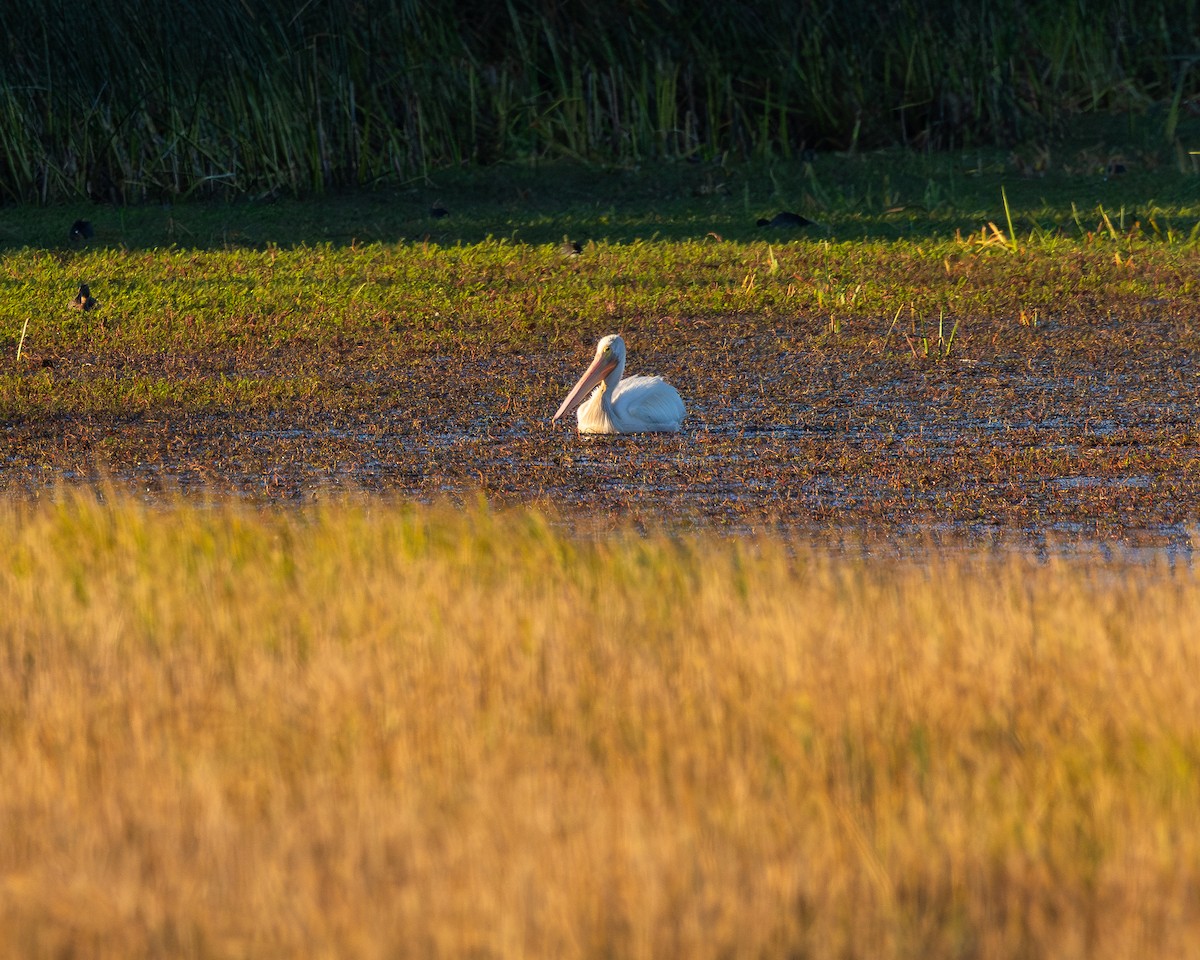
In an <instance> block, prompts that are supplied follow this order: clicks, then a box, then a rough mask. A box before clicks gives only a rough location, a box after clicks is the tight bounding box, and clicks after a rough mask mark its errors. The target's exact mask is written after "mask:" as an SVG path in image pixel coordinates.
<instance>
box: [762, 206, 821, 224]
mask: <svg viewBox="0 0 1200 960" xmlns="http://www.w3.org/2000/svg"><path fill="white" fill-rule="evenodd" d="M758 225H759V226H760V227H792V228H799V227H811V226H812V225H813V222H812V221H811V220H809V219H808V217H802V216H800V214H798V213H791V212H790V211H788V210H784V211H782V212H781V213H777V214H775V216H773V217H772V218H771V219H770V220H768V219H767V218H766V217H759V218H758Z"/></svg>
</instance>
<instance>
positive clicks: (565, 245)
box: [562, 237, 583, 257]
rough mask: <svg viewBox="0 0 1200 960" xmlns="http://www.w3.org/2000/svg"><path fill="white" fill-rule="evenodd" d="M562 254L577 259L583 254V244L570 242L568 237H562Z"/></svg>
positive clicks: (575, 241) (576, 241) (574, 241)
mask: <svg viewBox="0 0 1200 960" xmlns="http://www.w3.org/2000/svg"><path fill="white" fill-rule="evenodd" d="M562 252H563V255H564V256H568V257H577V256H579V255H580V254H581V253H583V244H582V243H580V242H579V241H578V240H572V239H570V238H569V237H563V242H562Z"/></svg>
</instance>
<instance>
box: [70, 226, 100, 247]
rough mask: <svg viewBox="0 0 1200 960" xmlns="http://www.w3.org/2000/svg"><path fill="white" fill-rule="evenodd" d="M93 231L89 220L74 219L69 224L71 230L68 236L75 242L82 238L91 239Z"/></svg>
mask: <svg viewBox="0 0 1200 960" xmlns="http://www.w3.org/2000/svg"><path fill="white" fill-rule="evenodd" d="M95 233H96V231H95V230H93V229H92V223H91V221H90V220H76V221H75V222H74V223H73V224H71V232H70V234H68V236H70V238H71V240H72V241H74V242H75V243H80V242H82V241H84V240H91V239H92V237H93V236H94V235H95Z"/></svg>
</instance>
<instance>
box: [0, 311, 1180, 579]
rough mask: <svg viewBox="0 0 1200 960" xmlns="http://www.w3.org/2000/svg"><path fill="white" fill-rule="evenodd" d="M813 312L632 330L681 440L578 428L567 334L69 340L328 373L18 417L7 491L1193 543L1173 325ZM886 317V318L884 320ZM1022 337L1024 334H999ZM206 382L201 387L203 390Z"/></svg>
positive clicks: (141, 372) (1002, 538)
mask: <svg viewBox="0 0 1200 960" xmlns="http://www.w3.org/2000/svg"><path fill="white" fill-rule="evenodd" d="M811 327H812V325H811V324H808V325H805V324H804V322H803V321H797V326H796V327H795V328H794V329H786V328H784V327H783V326H776V327H773V328H771V329H764V328H762V327H761V326H757V325H755V324H752V323H747V324H744V325H740V326H739V324H738V323H737V322H734V321H731V322H730V323H729V324H727V325H714V324H712V323H703V324H695V325H689V324H687V323H686V322H680V323H678V324H677V326H676V327H675V328H674V329H672V330H663V329H660V328H656V329H653V330H651V329H641V330H639V329H636V328H634V329H629V328H628V327H626V328H625V329H624V331H623V332H624V333H625V334H626V339H627V341H628V343H629V349H630V360H629V367H628V372H630V373H639V372H646V373H660V374H662V375H664V376H666V377H667V378H668V379H669V380H671V381H672V382H673V383H674V384H675V385H676V386H677V388H678V389H679V391H680V393H681V394H682V395H683V396H684V398H685V400H686V402H687V405H688V411H689V412H688V417H687V419H686V421H685V429H684V431H683V432H682V433H680V434H678V435H646V436H629V437H596V438H584V437H580V436H578V435H577V434H576V433H575V431H574V429H573V427H574V423H573V420H572V422H571V423H570V424H569V425H565V426H564V425H562V424H560V425H558V426H556V427H552V426H551V424H550V422H549V417H550V415H551V414H552V413H553V411H554V409H555V407H556V406H557V404H558V402H559V400H560V399H561V398H562V396H563V395H564V394H565V392H566V390H567V388H569V386H570V385H571V384H572V383H573V382H574V380H575V379H576V377H577V376H578V374H579V373H580V372H581V370H582V368H583V366H584V365H585V364H586V362H587V361H588V360H589V359H590V356H591V350H592V344H591V342H586V343H585V342H583V341H582V340H580V341H578V342H576V343H574V344H573V345H568V346H567V348H565V349H564V348H563V346H562V345H561V344H558V345H554V346H553V347H551V346H549V345H546V346H544V347H540V348H529V349H506V350H499V351H497V352H495V353H492V352H485V351H479V350H474V351H462V352H458V353H454V354H448V355H435V354H421V353H414V354H411V355H402V354H400V353H395V354H393V355H391V356H380V355H379V354H378V353H377V352H374V351H372V350H371V349H370V348H369V346H368V345H364V344H346V343H337V342H333V343H324V344H321V345H310V346H309V347H305V346H303V345H300V344H295V345H292V346H291V347H289V348H287V349H284V350H279V351H275V352H268V351H263V352H260V353H259V354H257V355H253V354H250V355H247V354H244V353H243V354H241V355H239V357H238V358H236V360H227V359H222V358H213V357H190V358H189V357H184V358H175V359H174V361H173V362H172V363H171V364H167V365H164V360H163V358H161V357H157V356H144V357H129V356H125V357H121V358H119V359H116V358H105V357H101V356H93V355H85V354H74V355H72V354H64V355H60V356H55V357H53V358H42V359H41V360H40V361H39V359H38V358H36V357H34V358H32V360H31V362H30V363H29V365H28V369H27V370H26V371H25V372H24V373H23V374H22V375H23V376H27V377H50V378H52V379H53V381H54V382H55V383H56V384H62V385H64V386H66V385H69V384H70V383H71V382H72V381H84V380H86V379H87V378H90V377H110V378H113V377H115V378H122V377H127V378H135V377H138V376H146V375H151V374H154V375H157V376H162V375H164V371H166V372H167V375H168V376H175V377H178V378H180V379H181V380H183V381H188V382H195V383H203V382H204V381H205V379H206V378H212V377H219V376H228V375H232V374H236V375H238V376H241V377H252V378H253V377H262V378H277V379H280V380H287V379H288V378H290V377H298V376H304V377H308V378H310V379H311V378H313V377H316V378H317V380H318V381H319V384H320V389H319V390H317V391H316V392H315V393H314V392H312V391H310V392H309V393H308V394H307V395H306V396H305V397H304V398H302V399H299V400H297V401H295V402H272V403H265V402H264V403H249V404H247V405H246V406H245V407H239V408H237V409H232V408H220V407H214V406H212V405H211V404H198V405H189V404H188V403H186V402H171V403H157V404H156V403H150V402H147V403H144V404H141V405H140V406H139V407H137V408H136V409H119V410H112V411H104V410H99V411H97V410H90V411H86V410H72V409H69V408H67V409H63V408H60V409H55V408H54V406H53V405H52V404H49V405H42V407H40V408H34V409H29V410H24V411H17V412H15V413H10V414H9V415H8V416H7V417H6V419H5V421H4V423H3V435H4V449H3V458H2V463H0V466H2V470H0V486H2V488H3V490H4V491H6V492H7V493H9V494H23V495H36V496H41V495H46V494H47V493H49V492H50V491H52V490H53V489H54V487H55V486H56V485H57V484H59V483H61V482H63V481H64V480H66V481H67V482H83V481H86V482H91V481H94V480H96V479H97V478H100V477H105V478H108V479H109V480H111V481H113V482H115V483H116V484H118V485H120V486H123V485H128V486H129V487H130V488H132V489H134V490H136V491H138V492H139V493H140V494H143V495H149V496H160V495H161V496H169V495H174V494H175V493H177V492H182V493H184V494H189V495H190V494H197V495H204V496H214V495H217V496H222V495H230V494H232V495H237V496H241V497H245V498H248V499H252V500H254V501H261V502H268V503H274V502H281V503H297V502H304V501H310V500H313V499H320V498H323V497H330V496H334V495H337V494H338V492H339V491H341V492H346V491H348V492H367V493H370V494H379V493H383V494H392V495H400V496H404V497H415V498H419V499H423V500H435V499H439V498H442V497H450V498H452V499H454V498H463V497H472V496H475V495H477V494H478V493H479V492H480V491H482V492H484V493H485V494H486V495H487V496H488V497H489V498H493V499H495V500H497V501H500V502H508V503H536V504H540V505H544V506H546V507H547V508H548V509H551V510H554V511H557V512H560V513H562V514H563V515H564V516H567V517H578V518H580V519H581V520H582V522H583V524H584V525H585V526H586V527H594V528H597V529H605V528H608V527H610V526H621V525H626V524H630V523H632V524H635V525H636V524H645V525H648V526H657V525H660V524H663V523H665V524H668V525H683V526H686V527H692V526H695V525H702V526H705V527H714V528H717V529H719V530H723V531H729V532H741V531H747V530H763V529H773V530H784V531H788V532H791V533H796V534H801V535H803V536H805V537H809V538H814V539H818V540H820V539H822V538H826V539H831V540H837V539H839V538H842V537H845V536H847V535H851V536H856V535H858V534H865V535H868V536H871V537H876V538H877V537H879V536H881V535H882V536H884V537H888V536H892V535H897V536H899V535H911V534H916V535H934V536H939V537H940V536H946V537H951V538H964V539H966V540H969V541H984V542H986V543H988V544H998V543H999V544H1003V543H1013V544H1026V545H1027V544H1041V543H1045V542H1049V541H1056V542H1073V543H1086V544H1091V545H1099V547H1100V548H1101V549H1108V548H1110V547H1114V548H1119V549H1120V548H1141V547H1150V548H1154V549H1155V550H1166V551H1167V552H1169V553H1171V554H1172V555H1186V556H1189V557H1190V555H1191V551H1192V549H1193V547H1194V545H1195V539H1196V526H1195V525H1196V523H1197V518H1198V517H1200V456H1198V454H1200V429H1198V427H1197V412H1198V409H1200V405H1198V402H1197V391H1198V388H1200V366H1198V365H1197V361H1196V360H1195V358H1194V357H1193V356H1192V355H1191V352H1190V351H1189V350H1188V349H1186V348H1185V347H1181V346H1179V345H1178V330H1179V320H1178V318H1175V320H1173V321H1167V320H1165V319H1164V321H1163V322H1162V324H1161V327H1157V328H1156V326H1155V324H1154V322H1153V321H1147V320H1146V319H1145V318H1144V317H1143V318H1142V319H1141V320H1140V321H1139V322H1138V323H1137V324H1136V326H1135V325H1133V324H1130V323H1123V322H1121V321H1119V320H1114V319H1112V318H1111V317H1106V318H1103V319H1101V318H1096V320H1095V322H1094V323H1084V322H1080V321H1078V320H1074V321H1071V322H1070V323H1064V324H1061V325H1059V326H1056V324H1055V322H1054V321H1053V319H1050V320H1049V321H1047V322H1046V323H1044V324H1043V325H1042V326H1041V327H1040V328H1039V329H1036V330H1034V329H1027V328H1025V327H1015V326H1010V327H1006V328H1005V329H1004V330H1003V331H1001V330H999V329H992V330H988V329H986V328H981V329H979V330H976V331H975V333H974V335H965V336H961V337H960V338H959V340H958V341H956V342H955V344H954V348H953V350H952V351H951V352H950V355H949V356H948V357H944V358H941V359H935V358H934V357H931V356H925V355H924V353H923V351H922V349H921V348H920V344H919V342H915V341H914V340H913V339H912V338H910V337H907V336H902V335H897V334H890V333H889V335H888V336H887V337H884V336H882V335H876V336H874V337H873V338H867V339H865V340H860V341H857V342H855V343H854V345H853V346H852V347H851V346H848V345H847V344H848V343H849V341H847V340H839V339H838V338H837V337H827V338H822V337H819V336H814V335H813V332H812V329H811ZM881 332H882V331H880V333H881ZM1001 334H1002V335H1001ZM185 392H186V391H185Z"/></svg>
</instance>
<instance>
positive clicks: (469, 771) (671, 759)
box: [0, 492, 1200, 960]
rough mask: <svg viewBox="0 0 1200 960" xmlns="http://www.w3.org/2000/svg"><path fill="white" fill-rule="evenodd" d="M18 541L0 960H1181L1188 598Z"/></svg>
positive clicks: (1018, 575) (113, 525) (813, 563)
mask: <svg viewBox="0 0 1200 960" xmlns="http://www.w3.org/2000/svg"><path fill="white" fill-rule="evenodd" d="M0 510H2V512H3V514H4V516H3V530H4V533H3V535H2V536H0V570H2V571H3V574H2V577H0V609H3V610H4V611H5V613H4V616H3V619H2V620H0V624H2V626H0V657H2V658H3V660H2V661H0V778H2V782H3V789H0V953H2V955H3V956H4V957H23V958H37V957H75V958H83V957H88V958H91V957H95V958H107V957H120V958H140V957H335V956H336V957H421V958H427V957H473V958H482V957H497V958H499V957H530V958H536V957H553V958H572V957H631V958H656V960H662V958H673V957H679V958H684V957H686V958H689V960H697V958H709V957H712V958H717V957H722V958H724V957H787V956H790V957H810V958H824V957H839V958H854V957H864V958H865V957H870V958H876V960H878V958H899V957H921V958H935V960H936V958H952V957H981V958H987V957H1042V956H1046V957H1049V956H1053V957H1059V958H1061V957H1085V956H1086V957H1093V958H1094V957H1114V958H1116V957H1120V958H1131V957H1140V956H1172V957H1176V958H1180V957H1189V956H1190V957H1195V956H1197V955H1200V830H1198V829H1197V826H1196V824H1197V810H1200V684H1197V682H1196V677H1198V676H1200V646H1198V645H1197V643H1196V637H1197V628H1196V624H1198V623H1200V589H1198V585H1197V579H1196V576H1195V574H1194V573H1193V572H1191V571H1181V570H1174V571H1172V570H1168V569H1166V568H1164V567H1160V566H1155V565H1134V564H1125V563H1112V564H1083V563H1077V562H1068V561H1056V562H1049V563H1037V562H1035V561H1034V560H1032V559H1030V558H1027V557H1021V556H1010V557H1007V558H1003V559H996V558H981V557H977V556H967V555H958V556H952V555H946V554H935V555H931V556H930V558H929V561H928V562H927V563H919V564H918V563H902V562H890V561H864V560H856V559H851V558H847V557H844V556H837V557H835V556H829V555H825V554H823V553H821V552H817V551H813V550H809V549H806V548H802V547H795V546H789V545H788V544H785V543H782V542H779V541H774V540H769V539H761V540H725V539H717V538H715V537H711V536H708V535H704V536H696V537H668V536H665V535H652V536H649V537H637V536H633V535H630V536H628V537H614V538H608V539H603V540H589V539H579V538H575V537H572V536H570V535H569V534H567V533H566V532H564V531H563V529H562V528H561V527H560V526H558V525H556V524H555V523H553V522H552V521H550V520H548V519H547V518H546V517H545V516H543V515H541V514H539V513H537V512H533V511H530V510H521V511H514V512H511V513H510V512H503V511H497V510H494V509H490V508H488V507H486V506H484V505H479V506H476V507H472V508H469V509H466V510H452V509H450V508H438V507H423V506H415V505H404V504H395V503H391V504H389V503H386V502H383V501H378V500H375V501H367V500H364V501H362V502H352V501H343V502H339V503H336V504H330V505H326V506H314V507H312V508H309V509H305V510H302V511H297V512H272V511H259V510H256V509H254V508H251V507H249V506H244V505H236V504H228V503H221V504H210V505H197V504H188V503H179V504H177V505H174V506H172V507H170V508H166V509H164V508H161V507H153V506H147V505H144V504H141V503H139V502H137V501H135V500H131V499H128V498H124V497H120V496H115V495H113V494H112V493H111V492H110V493H108V494H107V495H103V496H99V497H97V496H95V495H93V494H90V493H71V492H65V493H63V494H62V495H61V496H60V497H59V498H58V499H57V501H56V502H53V503H51V502H45V503H38V504H28V503H25V504H17V503H14V502H12V501H9V502H7V503H6V504H5V505H4V506H3V507H2V508H0Z"/></svg>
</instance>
